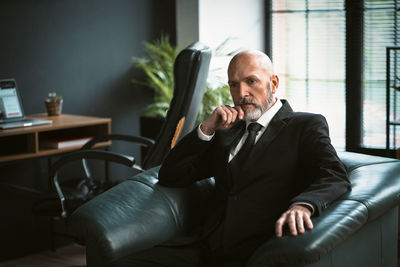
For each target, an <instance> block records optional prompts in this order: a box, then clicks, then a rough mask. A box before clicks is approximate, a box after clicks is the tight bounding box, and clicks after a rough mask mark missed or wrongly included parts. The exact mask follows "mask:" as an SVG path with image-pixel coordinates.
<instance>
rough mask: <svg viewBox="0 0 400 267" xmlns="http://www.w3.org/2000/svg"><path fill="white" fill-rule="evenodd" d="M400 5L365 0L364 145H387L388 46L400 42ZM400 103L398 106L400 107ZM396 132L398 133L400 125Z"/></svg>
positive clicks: (383, 0)
mask: <svg viewBox="0 0 400 267" xmlns="http://www.w3.org/2000/svg"><path fill="white" fill-rule="evenodd" d="M399 8H400V1H394V0H379V1H377V0H375V1H373V0H364V29H363V33H364V36H363V38H364V41H363V51H364V70H363V74H364V80H363V116H362V130H363V131H362V145H363V146H364V147H369V148H384V147H385V146H386V143H385V142H386V47H387V46H397V45H399V44H400V43H399V38H400V35H399V34H400V29H399V26H400V25H399V19H400V16H399V10H398V9H399ZM397 53H398V52H396V53H395V54H394V61H395V62H396V63H397V64H393V66H396V65H399V64H398V63H399V59H398V58H397ZM392 57H393V55H392ZM396 75H397V76H399V74H396ZM398 104H399V103H397V106H398V107H397V110H400V106H399V105H398ZM396 132H397V135H398V134H399V133H400V128H398V129H397V131H396ZM397 138H399V137H397ZM391 140H393V139H391Z"/></svg>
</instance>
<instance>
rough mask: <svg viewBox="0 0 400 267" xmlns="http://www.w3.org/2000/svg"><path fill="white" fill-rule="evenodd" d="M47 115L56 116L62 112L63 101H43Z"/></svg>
mask: <svg viewBox="0 0 400 267" xmlns="http://www.w3.org/2000/svg"><path fill="white" fill-rule="evenodd" d="M44 103H45V104H46V109H47V115H48V116H58V115H60V114H61V111H62V104H63V100H62V99H61V100H58V101H55V102H52V101H47V100H45V101H44Z"/></svg>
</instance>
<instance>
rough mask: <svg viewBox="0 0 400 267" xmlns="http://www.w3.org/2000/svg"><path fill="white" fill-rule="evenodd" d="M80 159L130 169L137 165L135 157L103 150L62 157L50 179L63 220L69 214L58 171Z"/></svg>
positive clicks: (80, 152)
mask: <svg viewBox="0 0 400 267" xmlns="http://www.w3.org/2000/svg"><path fill="white" fill-rule="evenodd" d="M80 159H96V160H106V161H112V162H115V163H119V164H122V165H125V166H128V167H133V166H134V165H135V158H133V157H130V156H126V155H122V154H118V153H115V152H110V151H101V150H77V151H74V152H71V153H69V154H66V155H65V156H63V157H61V158H60V159H59V160H57V161H56V162H55V163H54V164H53V165H52V166H51V168H50V177H52V179H53V183H54V187H55V189H56V192H57V195H58V196H59V199H60V205H61V210H62V213H61V216H62V217H63V218H66V217H67V215H68V214H67V211H66V209H65V196H64V193H63V191H62V189H61V186H60V183H59V181H58V170H59V169H60V168H62V167H63V166H64V165H66V164H68V163H70V162H73V161H76V160H80Z"/></svg>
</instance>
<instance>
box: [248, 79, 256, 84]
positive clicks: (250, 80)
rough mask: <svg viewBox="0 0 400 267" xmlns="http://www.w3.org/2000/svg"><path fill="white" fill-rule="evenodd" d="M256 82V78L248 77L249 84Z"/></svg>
mask: <svg viewBox="0 0 400 267" xmlns="http://www.w3.org/2000/svg"><path fill="white" fill-rule="evenodd" d="M255 82H256V80H254V79H248V80H247V83H248V84H249V85H252V84H254V83H255Z"/></svg>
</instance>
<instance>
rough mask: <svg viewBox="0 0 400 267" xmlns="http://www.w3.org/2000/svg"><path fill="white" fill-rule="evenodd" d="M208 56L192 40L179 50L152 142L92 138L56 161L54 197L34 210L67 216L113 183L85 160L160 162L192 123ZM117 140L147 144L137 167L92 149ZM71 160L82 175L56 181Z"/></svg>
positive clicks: (122, 157)
mask: <svg viewBox="0 0 400 267" xmlns="http://www.w3.org/2000/svg"><path fill="white" fill-rule="evenodd" d="M210 59H211V50H210V48H209V47H207V46H205V45H203V44H201V43H199V42H196V43H194V44H192V45H190V46H188V47H187V48H185V49H183V50H182V51H181V52H180V53H179V54H178V56H177V58H176V60H175V63H174V93H173V98H172V101H171V103H170V108H169V110H168V112H167V115H166V118H165V121H164V123H163V125H162V127H161V130H160V132H159V134H158V136H157V138H156V140H155V141H153V140H151V139H149V138H145V137H140V136H129V135H120V134H111V135H106V136H100V137H95V138H93V139H92V140H90V141H89V142H88V143H86V144H85V145H84V146H83V147H82V149H81V150H78V151H75V152H72V153H69V154H67V155H65V156H63V157H61V158H60V159H59V160H58V161H56V162H55V163H54V164H53V165H52V166H51V169H50V177H51V178H52V181H53V185H54V188H55V190H56V193H57V196H56V197H54V195H53V197H48V198H47V199H46V198H43V199H42V200H41V201H38V202H37V203H35V205H34V213H36V214H42V215H50V216H53V217H61V218H67V217H68V216H69V215H70V214H71V213H72V212H73V211H74V210H75V209H77V208H78V207H79V206H80V205H82V204H83V203H85V202H86V201H88V200H90V199H92V198H93V197H95V196H96V195H98V194H101V193H102V192H104V191H106V190H108V189H109V188H111V187H112V186H113V185H115V183H112V182H109V181H99V180H96V179H95V178H94V177H93V175H92V173H91V171H90V167H89V165H88V162H87V159H91V160H104V161H106V162H115V163H118V164H122V165H125V166H128V167H129V168H134V169H136V170H138V171H143V170H146V169H149V168H152V167H154V166H157V165H160V164H161V163H162V161H163V160H164V158H165V156H166V155H167V153H168V152H169V151H170V150H171V149H172V148H173V147H174V145H175V144H176V143H177V142H178V141H179V139H180V138H181V137H182V136H184V135H186V134H187V133H188V132H190V131H191V130H192V129H193V128H194V125H195V123H196V117H197V113H198V111H199V108H200V104H201V102H202V98H203V95H204V91H205V87H206V81H207V75H208V68H209V64H210ZM108 140H113V141H115V140H118V141H126V142H133V143H136V144H138V145H141V146H146V147H149V151H148V152H147V154H146V156H145V158H144V160H143V162H142V164H141V166H139V165H137V164H136V161H135V158H134V157H132V156H126V155H122V154H118V153H115V152H111V151H101V150H95V149H92V148H93V147H94V146H95V145H96V144H97V143H98V142H104V141H108ZM74 161H81V162H82V166H83V170H84V174H85V175H84V177H79V178H76V179H66V180H65V181H60V179H59V176H58V172H59V170H60V169H61V168H62V167H64V166H66V165H68V164H69V163H71V162H74Z"/></svg>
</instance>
